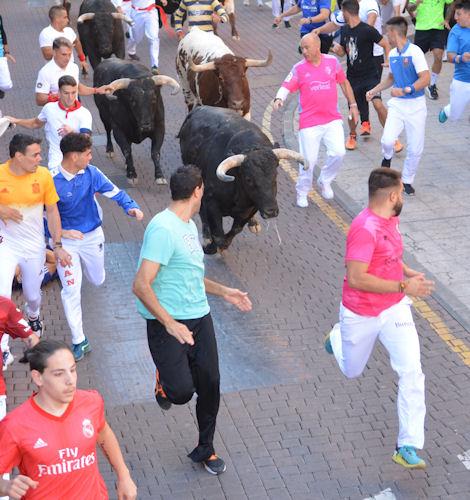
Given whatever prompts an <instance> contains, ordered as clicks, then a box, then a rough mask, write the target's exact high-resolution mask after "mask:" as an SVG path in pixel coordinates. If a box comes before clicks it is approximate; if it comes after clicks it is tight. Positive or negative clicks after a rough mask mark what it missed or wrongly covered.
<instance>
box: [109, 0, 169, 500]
mask: <svg viewBox="0 0 470 500" xmlns="http://www.w3.org/2000/svg"><path fill="white" fill-rule="evenodd" d="M165 4H166V2H165ZM116 491H117V497H118V500H135V499H136V498H137V486H136V485H135V483H134V481H132V478H131V476H130V474H128V475H127V476H125V477H118V480H117V484H116Z"/></svg>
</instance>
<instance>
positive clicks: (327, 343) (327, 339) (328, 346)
mask: <svg viewBox="0 0 470 500" xmlns="http://www.w3.org/2000/svg"><path fill="white" fill-rule="evenodd" d="M330 335H331V332H330V333H328V334H327V335H326V336H325V340H324V343H323V345H324V346H325V351H326V352H327V353H328V354H333V346H332V345H331V340H330Z"/></svg>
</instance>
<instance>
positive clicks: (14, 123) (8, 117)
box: [3, 115, 21, 125]
mask: <svg viewBox="0 0 470 500" xmlns="http://www.w3.org/2000/svg"><path fill="white" fill-rule="evenodd" d="M3 118H5V119H6V120H8V121H9V122H10V123H11V124H12V125H16V124H17V123H18V122H19V121H20V119H21V118H15V117H14V116H8V115H5V116H4V117H3Z"/></svg>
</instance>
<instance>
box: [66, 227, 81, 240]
mask: <svg viewBox="0 0 470 500" xmlns="http://www.w3.org/2000/svg"><path fill="white" fill-rule="evenodd" d="M62 238H67V239H68V240H83V233H82V232H81V231H79V230H78V229H62Z"/></svg>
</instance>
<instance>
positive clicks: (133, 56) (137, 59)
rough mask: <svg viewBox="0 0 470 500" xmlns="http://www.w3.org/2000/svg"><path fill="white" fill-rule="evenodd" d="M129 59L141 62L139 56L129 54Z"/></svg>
mask: <svg viewBox="0 0 470 500" xmlns="http://www.w3.org/2000/svg"><path fill="white" fill-rule="evenodd" d="M129 59H131V60H132V61H140V57H139V56H138V55H137V54H129Z"/></svg>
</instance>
